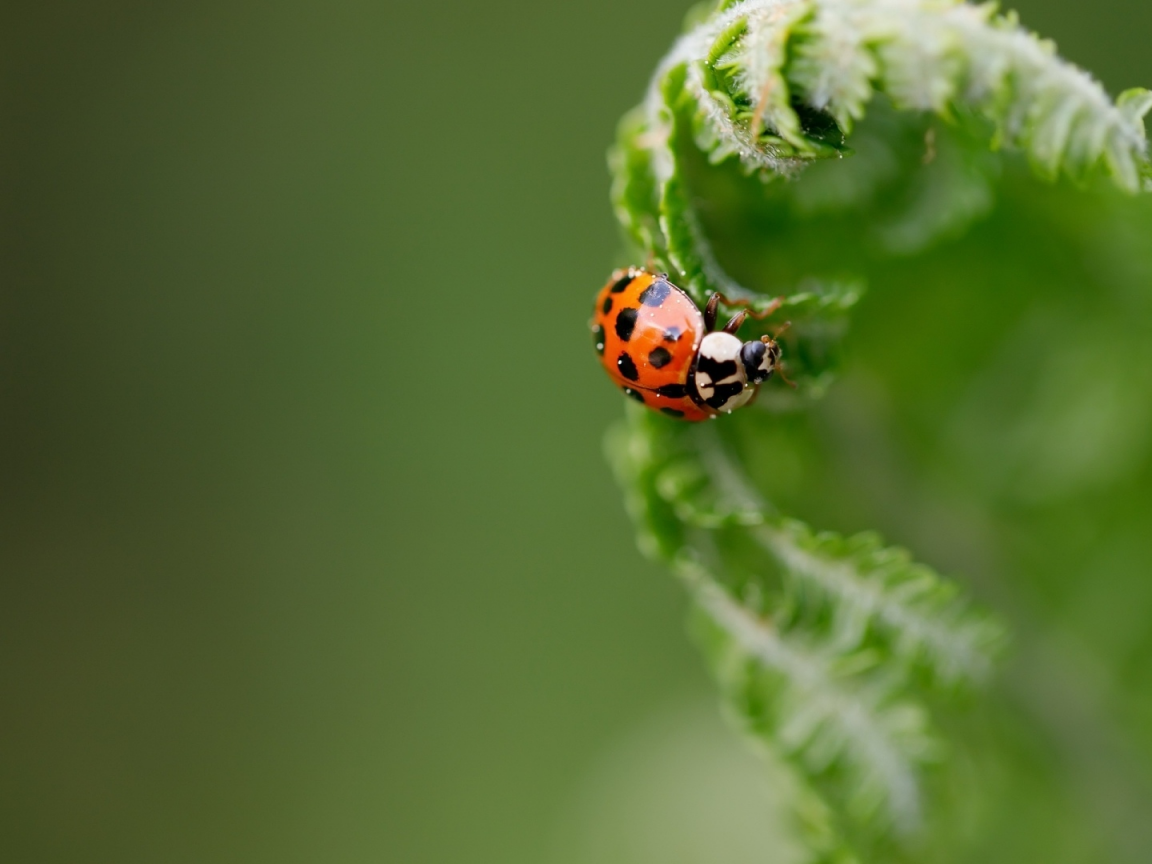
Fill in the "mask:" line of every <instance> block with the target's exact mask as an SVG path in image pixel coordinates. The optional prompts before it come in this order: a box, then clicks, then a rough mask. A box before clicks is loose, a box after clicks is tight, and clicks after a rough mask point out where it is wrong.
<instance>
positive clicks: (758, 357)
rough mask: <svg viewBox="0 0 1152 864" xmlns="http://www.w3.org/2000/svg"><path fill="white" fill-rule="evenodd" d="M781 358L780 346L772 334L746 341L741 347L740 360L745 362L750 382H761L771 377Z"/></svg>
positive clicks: (745, 370) (745, 371)
mask: <svg viewBox="0 0 1152 864" xmlns="http://www.w3.org/2000/svg"><path fill="white" fill-rule="evenodd" d="M779 359H780V346H779V345H778V344H777V343H776V342H775V341H774V340H773V339H772V338H771V337H770V336H761V337H760V338H759V339H758V340H756V341H755V342H745V343H744V345H743V346H742V347H741V348H740V361H741V362H742V363H743V364H744V374H745V375H747V376H748V383H749V384H761V383H763V382H764V381H767V380H768V379H769V378H771V377H772V373H773V372H774V371H776V361H778V360H779Z"/></svg>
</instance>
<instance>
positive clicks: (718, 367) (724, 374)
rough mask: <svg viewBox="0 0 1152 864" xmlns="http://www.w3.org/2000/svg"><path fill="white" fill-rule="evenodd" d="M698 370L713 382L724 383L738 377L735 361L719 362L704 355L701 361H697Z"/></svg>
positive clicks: (701, 356) (702, 354)
mask: <svg viewBox="0 0 1152 864" xmlns="http://www.w3.org/2000/svg"><path fill="white" fill-rule="evenodd" d="M696 368H697V370H699V371H700V372H704V373H706V374H707V375H708V377H709V378H711V379H712V380H713V381H723V380H724V379H725V378H731V377H734V376H735V375H736V361H735V360H717V359H716V358H715V357H709V356H708V355H707V354H704V353H701V354H700V359H699V360H697V361H696Z"/></svg>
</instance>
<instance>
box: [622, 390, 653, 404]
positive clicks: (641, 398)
mask: <svg viewBox="0 0 1152 864" xmlns="http://www.w3.org/2000/svg"><path fill="white" fill-rule="evenodd" d="M622 389H623V390H624V395H625V396H630V397H632V398H633V399H635V400H636V401H637V402H639V403H640V404H641V405H646V404H647V403H646V402H645V401H644V394H643V393H641V392H640V391H639V390H633V389H632V388H631V387H624V388H622Z"/></svg>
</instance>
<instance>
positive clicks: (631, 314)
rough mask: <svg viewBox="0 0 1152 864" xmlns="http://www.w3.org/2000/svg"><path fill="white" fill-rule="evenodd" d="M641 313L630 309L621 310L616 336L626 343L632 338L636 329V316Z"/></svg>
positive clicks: (617, 318) (618, 316) (617, 317)
mask: <svg viewBox="0 0 1152 864" xmlns="http://www.w3.org/2000/svg"><path fill="white" fill-rule="evenodd" d="M639 312H640V310H639V309H633V308H632V307H628V308H627V309H621V310H620V314H619V315H617V316H616V335H617V336H619V337H620V338H621V340H623V341H624V342H627V341H628V340H629V339H631V338H632V331H633V330H635V329H636V316H637V315H638V314H639Z"/></svg>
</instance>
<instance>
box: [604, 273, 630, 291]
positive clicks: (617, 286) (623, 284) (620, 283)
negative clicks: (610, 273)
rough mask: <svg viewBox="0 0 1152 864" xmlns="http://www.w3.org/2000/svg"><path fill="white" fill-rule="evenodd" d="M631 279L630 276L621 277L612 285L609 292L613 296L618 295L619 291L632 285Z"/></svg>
mask: <svg viewBox="0 0 1152 864" xmlns="http://www.w3.org/2000/svg"><path fill="white" fill-rule="evenodd" d="M632 279H633V277H632V275H631V274H629V275H627V276H621V277H620V278H619V279H617V280H616V281H615V282H613V283H612V288H611V289H609V290H611V292H612V293H613V294H619V293H620V292H621V291H623V290H624V289H625V288H627V287H628V286H629V285H631V284H632Z"/></svg>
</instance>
